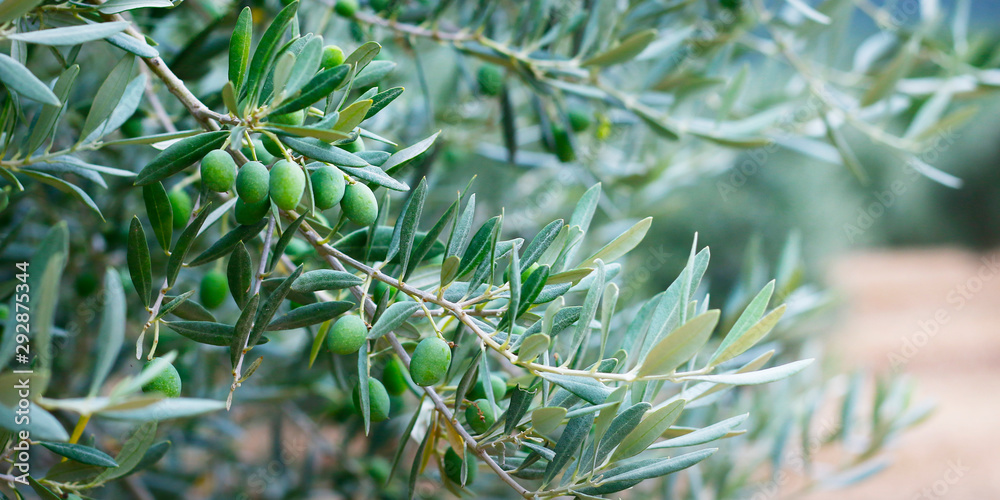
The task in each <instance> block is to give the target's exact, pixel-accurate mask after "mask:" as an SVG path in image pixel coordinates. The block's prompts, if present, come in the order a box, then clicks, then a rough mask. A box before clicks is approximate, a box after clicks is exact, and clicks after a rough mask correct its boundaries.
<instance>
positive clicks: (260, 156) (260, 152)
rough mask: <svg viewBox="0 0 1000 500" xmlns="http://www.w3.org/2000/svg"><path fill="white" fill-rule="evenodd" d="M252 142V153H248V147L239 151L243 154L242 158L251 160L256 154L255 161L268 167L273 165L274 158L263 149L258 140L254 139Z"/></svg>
mask: <svg viewBox="0 0 1000 500" xmlns="http://www.w3.org/2000/svg"><path fill="white" fill-rule="evenodd" d="M252 142H253V153H251V152H250V147H249V146H244V147H243V149H241V150H240V151H242V152H243V156H246V157H247V158H249V159H251V160H252V159H253V157H254V154H255V153H256V155H257V160H258V161H260V162H261V163H263V164H265V165H269V164H271V163H273V162H274V160H276V159H277V158H275V157H274V155H272V154H271V152H270V151H268V150H267V148H265V147H264V143H263V142H261V140H260V139H254V140H253V141H252Z"/></svg>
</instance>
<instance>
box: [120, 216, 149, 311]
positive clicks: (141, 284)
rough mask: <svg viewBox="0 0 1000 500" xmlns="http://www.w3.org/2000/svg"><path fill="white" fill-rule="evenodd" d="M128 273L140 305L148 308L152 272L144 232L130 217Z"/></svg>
mask: <svg viewBox="0 0 1000 500" xmlns="http://www.w3.org/2000/svg"><path fill="white" fill-rule="evenodd" d="M126 259H127V260H128V272H129V276H131V278H132V284H133V286H135V292H136V293H137V294H139V300H141V301H142V305H144V306H147V307H148V306H149V303H150V300H151V298H150V297H151V295H152V290H153V270H152V267H151V265H150V261H149V245H148V244H147V243H146V232H145V231H143V229H142V223H141V222H139V218H138V217H132V222H131V223H130V225H129V230H128V251H127V252H126Z"/></svg>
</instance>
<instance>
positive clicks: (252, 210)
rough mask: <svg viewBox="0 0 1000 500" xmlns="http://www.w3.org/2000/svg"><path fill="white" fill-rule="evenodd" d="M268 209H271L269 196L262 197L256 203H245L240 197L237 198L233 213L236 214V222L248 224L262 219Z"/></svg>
mask: <svg viewBox="0 0 1000 500" xmlns="http://www.w3.org/2000/svg"><path fill="white" fill-rule="evenodd" d="M269 210H271V199H270V198H264V199H263V200H261V201H259V202H257V203H247V202H245V201H243V199H242V198H237V199H236V208H235V210H233V213H234V214H236V222H238V223H240V224H243V225H244V226H249V225H251V224H256V223H257V222H258V221H260V220H261V219H263V218H264V216H265V215H267V212H268V211H269Z"/></svg>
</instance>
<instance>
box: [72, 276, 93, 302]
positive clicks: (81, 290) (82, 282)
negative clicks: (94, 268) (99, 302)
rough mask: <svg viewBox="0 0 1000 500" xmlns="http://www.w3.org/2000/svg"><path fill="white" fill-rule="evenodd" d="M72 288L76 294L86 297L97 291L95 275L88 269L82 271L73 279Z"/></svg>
mask: <svg viewBox="0 0 1000 500" xmlns="http://www.w3.org/2000/svg"><path fill="white" fill-rule="evenodd" d="M73 288H74V289H75V290H76V294H77V295H79V296H81V297H87V296H89V295H90V294H92V293H94V292H95V291H97V276H95V275H94V273H92V272H90V271H83V272H81V273H80V274H78V275H77V276H76V279H75V280H73Z"/></svg>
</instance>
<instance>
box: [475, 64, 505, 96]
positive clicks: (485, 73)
mask: <svg viewBox="0 0 1000 500" xmlns="http://www.w3.org/2000/svg"><path fill="white" fill-rule="evenodd" d="M476 80H477V81H478V82H479V91H480V92H482V93H483V94H484V95H488V96H495V95H499V94H500V91H501V90H503V70H502V69H500V67H499V66H497V65H495V64H490V63H486V64H483V65H482V66H480V67H479V71H478V72H477V73H476Z"/></svg>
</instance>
